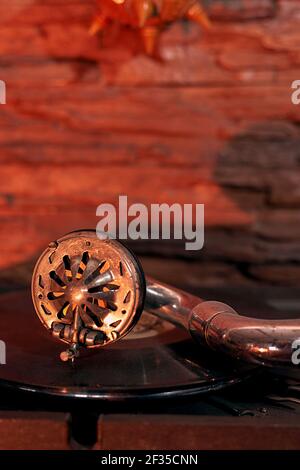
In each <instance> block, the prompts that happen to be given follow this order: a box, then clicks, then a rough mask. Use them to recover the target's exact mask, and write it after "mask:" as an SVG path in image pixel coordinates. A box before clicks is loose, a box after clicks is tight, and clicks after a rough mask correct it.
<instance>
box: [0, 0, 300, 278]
mask: <svg viewBox="0 0 300 470" xmlns="http://www.w3.org/2000/svg"><path fill="white" fill-rule="evenodd" d="M205 4H206V6H207V8H208V11H209V13H210V15H211V18H212V20H213V24H214V27H213V29H212V31H210V32H206V33H203V32H201V30H200V29H199V27H198V26H197V25H194V24H189V25H183V24H175V25H173V26H172V27H170V28H169V29H168V30H167V31H166V32H165V33H164V34H163V36H162V38H161V44H160V50H161V60H160V61H158V60H156V61H155V60H152V59H150V58H148V57H145V56H144V55H143V54H141V45H140V43H139V41H138V37H137V35H136V34H135V33H134V32H132V31H130V30H127V29H120V28H118V27H116V26H112V27H111V28H110V29H109V30H108V32H107V33H106V34H105V36H104V37H103V38H102V40H100V38H97V37H90V36H89V35H88V34H87V29H88V27H89V22H90V18H91V16H92V14H93V11H94V7H95V5H94V2H93V1H92V0H10V1H9V2H4V1H2V2H0V79H2V80H5V81H6V83H7V104H6V105H5V106H1V107H0V244H1V258H0V263H1V268H2V269H4V270H5V269H7V268H8V266H10V267H12V266H14V265H18V264H22V263H23V262H25V261H26V260H28V259H31V258H34V257H35V256H36V253H38V252H39V251H40V250H41V249H42V248H43V247H44V246H45V244H47V243H48V242H49V240H51V239H54V238H56V237H58V236H60V235H62V234H63V233H65V232H66V231H69V230H72V229H77V228H81V227H95V225H96V222H97V218H96V215H95V208H96V206H97V205H98V204H99V203H101V202H116V200H117V196H118V195H119V194H127V195H128V198H129V203H131V202H143V203H146V204H150V203H152V202H168V203H172V202H179V203H205V205H206V243H205V248H204V250H202V251H199V252H189V253H188V252H186V251H185V250H184V249H183V246H182V244H176V243H170V244H169V243H167V242H161V243H155V244H154V243H150V244H145V243H139V244H138V245H137V250H138V252H139V253H141V254H142V253H145V252H146V253H147V254H152V255H153V256H157V257H159V258H160V257H161V256H162V255H163V256H165V257H166V258H169V259H171V258H172V259H173V258H174V257H177V258H178V257H179V258H180V259H181V260H182V261H180V260H179V261H176V263H179V264H176V266H178V269H182V267H184V268H185V269H186V268H189V267H191V269H192V270H194V271H193V272H197V273H199V276H201V279H202V281H203V282H204V283H205V282H208V283H210V282H211V283H214V282H216V280H217V282H230V281H231V282H256V281H264V282H271V283H279V284H298V283H299V277H300V212H299V208H300V185H299V183H300V106H295V105H293V104H292V103H291V83H292V81H293V80H296V79H300V2H299V1H298V0H278V1H275V0H228V1H226V0H210V1H206V2H205ZM184 258H187V259H189V260H190V261H189V263H190V264H187V262H186V261H184ZM148 263H149V261H148ZM180 263H182V265H181V264H180ZM150 264H151V263H150ZM166 266H172V263H170V264H169V263H167V264H166ZM172 269H173V268H172Z"/></svg>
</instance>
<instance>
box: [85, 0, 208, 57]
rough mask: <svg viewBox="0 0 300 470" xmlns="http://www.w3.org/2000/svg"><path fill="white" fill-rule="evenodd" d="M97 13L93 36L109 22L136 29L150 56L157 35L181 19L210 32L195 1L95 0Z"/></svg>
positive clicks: (93, 24)
mask: <svg viewBox="0 0 300 470" xmlns="http://www.w3.org/2000/svg"><path fill="white" fill-rule="evenodd" d="M97 3H98V12H97V14H96V16H95V18H94V20H93V23H92V25H91V28H90V33H91V34H92V35H94V34H97V33H99V32H101V31H103V30H104V29H105V27H106V26H107V25H108V24H109V23H111V22H119V23H120V24H122V25H127V26H130V27H132V28H134V29H137V30H138V31H139V33H140V35H141V38H142V41H143V45H144V50H145V53H146V54H147V55H150V56H153V55H154V53H155V51H156V47H157V43H158V37H159V34H160V33H161V32H162V31H163V30H164V29H165V28H166V27H167V26H168V25H170V24H171V23H173V22H175V21H179V20H183V19H187V20H191V21H194V22H196V23H198V24H200V25H201V26H202V27H203V28H205V29H209V28H210V26H211V23H210V21H209V19H208V16H207V14H206V13H205V11H204V9H203V7H202V6H201V4H200V2H199V1H198V0H98V2H97Z"/></svg>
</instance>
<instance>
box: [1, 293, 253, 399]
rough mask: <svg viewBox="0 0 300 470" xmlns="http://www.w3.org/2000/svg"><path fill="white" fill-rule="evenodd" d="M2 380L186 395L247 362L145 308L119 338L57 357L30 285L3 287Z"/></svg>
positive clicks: (221, 381) (67, 389) (234, 378)
mask: <svg viewBox="0 0 300 470" xmlns="http://www.w3.org/2000/svg"><path fill="white" fill-rule="evenodd" d="M0 305H1V307H0V339H1V340H2V341H4V342H5V346H6V364H2V365H0V386H4V387H12V388H13V389H14V390H23V391H28V392H34V393H38V394H46V395H52V396H61V397H71V398H77V399H90V400H109V401H122V402H124V400H132V399H134V400H137V399H140V400H143V399H149V398H152V399H154V398H169V397H176V398H178V397H186V396H189V395H195V394H199V393H203V392H208V391H210V390H216V389H220V388H223V387H225V386H228V385H230V384H234V383H237V382H239V381H241V380H242V379H244V378H246V377H248V376H249V375H250V374H251V371H252V370H253V369H252V368H251V367H249V366H246V365H242V364H238V363H236V362H233V361H231V360H229V359H228V358H226V357H222V356H220V355H215V354H212V353H210V352H209V351H207V350H202V349H199V346H198V345H196V344H195V343H194V342H193V341H192V340H191V339H190V338H189V336H188V335H187V333H186V332H184V331H181V330H179V329H177V328H175V327H174V326H173V325H170V324H169V323H167V322H164V321H162V320H160V319H156V318H155V317H153V316H151V315H149V314H147V313H145V312H144V313H143V315H142V319H141V320H140V322H139V323H138V325H137V326H136V327H135V329H134V330H133V331H132V332H131V333H130V334H129V335H128V336H127V337H125V338H124V339H122V340H121V341H119V342H118V343H116V344H114V345H112V346H108V347H107V348H103V349H102V350H98V351H97V352H89V353H88V354H87V355H85V356H84V357H80V358H79V359H77V360H76V361H75V363H74V364H73V365H72V364H71V363H62V362H61V361H60V359H59V354H60V352H61V351H62V350H63V348H64V345H63V344H62V343H61V342H57V341H56V340H54V339H53V338H52V336H51V335H50V334H49V333H48V332H47V331H46V330H45V329H44V328H42V327H41V324H40V322H39V320H38V318H37V316H36V315H35V313H34V309H33V306H32V303H31V297H30V293H29V291H27V290H24V291H16V292H10V293H6V294H2V295H1V298H0Z"/></svg>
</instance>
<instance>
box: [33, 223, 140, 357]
mask: <svg viewBox="0 0 300 470" xmlns="http://www.w3.org/2000/svg"><path fill="white" fill-rule="evenodd" d="M144 295H145V283H144V277H143V272H142V270H141V269H140V267H139V264H138V261H137V260H136V258H135V257H134V256H133V255H132V254H131V253H130V252H129V251H128V250H127V249H126V248H125V247H124V246H123V245H121V244H120V243H118V242H115V241H114V240H108V239H107V240H100V239H99V238H98V237H97V235H96V233H95V232H94V231H80V232H74V233H70V234H68V235H66V236H65V237H63V238H61V239H59V240H57V241H56V242H53V243H50V245H49V246H48V248H47V249H46V250H45V251H44V253H43V254H42V255H41V257H40V258H39V260H38V262H37V264H36V266H35V269H34V273H33V278H32V298H33V303H34V306H35V310H36V312H37V314H38V316H39V318H40V320H41V322H42V323H43V325H44V326H45V327H46V328H47V329H48V330H49V331H50V332H51V333H52V335H53V336H54V337H56V338H57V339H59V340H61V341H64V342H65V343H68V344H69V345H70V347H69V349H67V351H64V352H63V353H62V354H61V359H62V360H63V361H66V360H69V359H74V357H76V356H77V355H78V352H79V349H80V347H85V348H99V347H103V346H106V345H107V344H110V343H113V342H115V341H117V340H118V339H119V338H121V337H123V336H124V335H125V334H127V333H128V332H129V331H130V330H131V329H132V328H133V326H134V325H135V323H136V322H137V321H138V319H139V316H140V314H141V312H142V309H143V303H144Z"/></svg>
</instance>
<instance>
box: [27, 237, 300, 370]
mask: <svg viewBox="0 0 300 470" xmlns="http://www.w3.org/2000/svg"><path fill="white" fill-rule="evenodd" d="M144 294H145V284H144V275H143V272H142V269H141V267H140V265H139V263H138V261H137V260H136V258H135V257H134V256H133V255H132V254H131V252H129V251H128V250H127V249H126V248H125V247H124V246H123V245H121V244H120V243H119V242H117V241H114V240H104V239H102V240H101V239H99V238H97V235H96V233H95V232H93V231H82V232H74V233H71V234H69V235H66V236H65V237H63V238H61V239H60V240H58V241H57V242H54V243H51V244H50V245H49V247H48V248H47V249H46V250H45V252H44V253H43V254H42V256H41V258H40V259H39V261H38V262H37V265H36V267H35V270H34V274H33V281H32V296H33V302H34V305H35V309H36V311H37V313H38V315H39V318H40V320H41V321H42V323H43V324H44V326H45V327H46V328H47V329H48V330H50V331H51V333H52V334H53V335H54V336H55V337H56V338H58V339H59V340H62V341H65V342H66V343H68V344H69V345H70V347H69V349H68V350H67V351H65V352H63V353H62V355H61V359H62V360H69V359H74V357H76V355H78V351H79V348H80V346H81V347H85V348H98V347H99V348H100V347H103V346H106V345H108V344H110V343H112V342H114V341H117V340H118V339H120V338H122V337H123V336H124V335H125V334H127V333H128V332H129V331H130V330H131V329H132V327H133V326H134V325H135V324H136V322H137V320H138V319H139V317H140V314H141V311H142V308H143V305H144V301H145V310H146V311H147V312H150V313H152V314H154V315H156V316H157V317H160V318H162V319H164V320H167V321H169V322H171V323H173V324H174V325H176V326H179V327H181V328H184V329H185V330H187V331H189V332H190V333H191V335H192V337H193V338H194V339H195V340H196V341H197V342H198V343H200V344H201V345H204V346H207V347H209V348H211V349H214V350H216V351H219V352H220V353H226V354H228V355H230V356H232V357H234V358H236V359H242V360H244V361H247V362H250V363H255V364H264V365H278V364H279V365H284V364H288V365H292V361H291V359H292V353H293V342H294V341H295V340H298V339H299V338H300V322H299V320H281V321H280V320H279V321H275V320H273V321H270V320H258V319H254V318H248V317H246V316H240V315H238V314H237V312H235V311H234V310H233V309H232V308H231V307H229V306H228V305H226V304H223V303H220V302H212V301H208V302H207V301H204V300H203V299H200V298H199V297H196V296H193V295H191V294H189V293H187V292H184V291H181V290H179V289H176V288H174V287H170V286H168V285H164V284H162V283H160V282H158V281H155V280H153V279H150V278H148V279H147V285H146V297H145V296H144Z"/></svg>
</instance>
